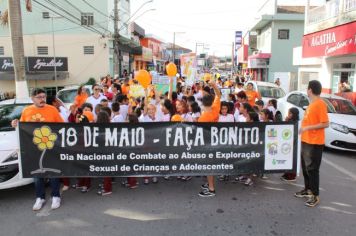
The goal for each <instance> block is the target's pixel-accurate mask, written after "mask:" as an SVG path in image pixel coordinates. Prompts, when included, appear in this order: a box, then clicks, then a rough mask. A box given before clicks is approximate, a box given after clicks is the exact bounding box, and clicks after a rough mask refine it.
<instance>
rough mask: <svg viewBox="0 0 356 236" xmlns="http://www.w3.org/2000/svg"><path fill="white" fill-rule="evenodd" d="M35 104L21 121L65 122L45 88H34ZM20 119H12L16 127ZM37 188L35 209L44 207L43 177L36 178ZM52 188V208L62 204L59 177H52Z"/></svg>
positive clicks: (27, 110)
mask: <svg viewBox="0 0 356 236" xmlns="http://www.w3.org/2000/svg"><path fill="white" fill-rule="evenodd" d="M31 99H32V101H33V105H30V106H28V107H26V108H25V109H24V110H23V111H22V114H21V118H20V121H21V122H63V119H62V117H61V116H60V114H59V112H58V110H57V108H55V107H54V106H51V105H47V104H46V93H45V91H44V90H43V89H34V90H33V91H32V93H31ZM17 125H18V120H13V121H12V126H13V127H16V126H17ZM34 181H35V189H36V202H35V204H34V205H33V208H32V209H33V210H34V211H38V210H40V209H41V208H42V206H43V204H44V203H45V202H46V200H45V183H44V179H43V178H34ZM49 181H50V185H51V188H52V205H51V208H52V209H57V208H59V207H60V205H61V198H60V193H59V187H60V183H59V179H58V178H50V179H49Z"/></svg>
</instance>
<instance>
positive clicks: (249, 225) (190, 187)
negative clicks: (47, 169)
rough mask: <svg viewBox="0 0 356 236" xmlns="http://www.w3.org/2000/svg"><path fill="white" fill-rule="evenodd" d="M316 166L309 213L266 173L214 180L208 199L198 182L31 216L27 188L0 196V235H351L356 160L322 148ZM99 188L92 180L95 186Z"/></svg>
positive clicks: (79, 197)
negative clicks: (315, 195) (316, 201)
mask: <svg viewBox="0 0 356 236" xmlns="http://www.w3.org/2000/svg"><path fill="white" fill-rule="evenodd" d="M323 158H324V160H323V163H322V166H321V184H320V186H321V192H320V196H321V203H320V205H319V206H317V207H315V208H307V207H305V206H304V202H303V200H301V199H297V198H295V197H293V194H294V192H296V191H298V190H300V188H301V187H302V183H303V178H302V177H299V178H298V181H297V182H296V183H293V184H290V183H285V182H282V181H280V180H279V175H270V176H269V179H268V180H261V179H257V180H256V182H255V184H254V185H253V186H250V187H246V186H243V185H242V184H239V183H232V182H218V183H217V195H216V197H214V198H201V197H199V196H198V195H197V193H198V191H199V186H200V185H201V183H202V182H203V179H202V178H193V180H191V181H189V182H180V181H177V180H171V181H165V180H163V179H160V182H159V183H158V184H150V185H147V186H145V185H143V184H142V183H141V184H140V185H139V188H137V189H125V188H123V187H121V185H120V184H119V183H117V184H115V185H114V186H113V188H114V192H113V194H112V195H110V196H104V197H100V196H97V195H96V189H95V191H94V189H93V190H92V191H90V192H88V193H86V194H82V193H80V192H78V191H77V190H69V191H67V192H64V193H63V196H62V206H61V207H60V208H59V209H57V210H50V202H49V201H48V202H47V204H46V205H45V207H44V208H43V209H42V210H41V211H40V212H33V211H32V205H33V203H34V200H35V198H34V189H33V186H32V185H29V186H25V187H21V188H17V189H12V190H3V191H0V235H3V236H12V235H24V236H31V235H36V236H40V235H51V236H52V235H76V236H79V235H85V236H91V235H273V236H276V235H322V236H325V235H332V236H336V235H337V236H343V235H350V236H355V235H356V224H355V223H356V171H355V170H356V154H355V153H343V152H335V151H330V150H327V151H325V152H324V156H323ZM96 183H97V182H95V184H96Z"/></svg>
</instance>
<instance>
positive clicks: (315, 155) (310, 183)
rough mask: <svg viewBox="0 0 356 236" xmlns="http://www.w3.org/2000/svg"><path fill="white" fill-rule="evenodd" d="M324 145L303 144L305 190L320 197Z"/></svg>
mask: <svg viewBox="0 0 356 236" xmlns="http://www.w3.org/2000/svg"><path fill="white" fill-rule="evenodd" d="M323 149H324V145H316V144H308V143H304V142H302V155H301V157H302V170H303V176H304V185H305V189H306V190H307V189H309V190H310V191H311V192H312V193H313V194H314V195H315V196H319V169H320V164H321V158H322V154H323Z"/></svg>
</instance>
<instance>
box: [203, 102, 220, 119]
mask: <svg viewBox="0 0 356 236" xmlns="http://www.w3.org/2000/svg"><path fill="white" fill-rule="evenodd" d="M219 114H220V98H218V97H217V96H216V97H215V99H214V102H213V105H212V106H211V112H205V111H203V112H202V114H201V116H200V117H199V119H198V122H218V120H219Z"/></svg>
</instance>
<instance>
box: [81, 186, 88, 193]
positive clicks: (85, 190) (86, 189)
mask: <svg viewBox="0 0 356 236" xmlns="http://www.w3.org/2000/svg"><path fill="white" fill-rule="evenodd" d="M89 190H90V188H88V187H86V186H84V187H83V188H82V189H81V190H80V192H82V193H87V192H89Z"/></svg>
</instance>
